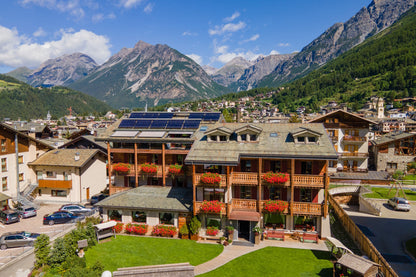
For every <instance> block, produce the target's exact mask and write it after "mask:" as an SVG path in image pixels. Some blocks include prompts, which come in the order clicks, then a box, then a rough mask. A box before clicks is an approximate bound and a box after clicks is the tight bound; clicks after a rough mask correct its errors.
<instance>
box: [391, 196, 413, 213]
mask: <svg viewBox="0 0 416 277" xmlns="http://www.w3.org/2000/svg"><path fill="white" fill-rule="evenodd" d="M387 204H389V205H390V206H391V207H392V208H393V209H395V210H402V211H407V212H408V211H410V204H409V201H407V200H406V199H404V198H401V197H393V198H390V199H389V200H388V201H387Z"/></svg>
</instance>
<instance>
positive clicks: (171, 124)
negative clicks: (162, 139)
mask: <svg viewBox="0 0 416 277" xmlns="http://www.w3.org/2000/svg"><path fill="white" fill-rule="evenodd" d="M183 122H184V120H179V119H172V120H169V121H168V124H167V125H166V128H167V129H182V125H183Z"/></svg>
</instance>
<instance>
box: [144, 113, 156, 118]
mask: <svg viewBox="0 0 416 277" xmlns="http://www.w3.org/2000/svg"><path fill="white" fill-rule="evenodd" d="M158 116H159V113H144V114H143V118H158Z"/></svg>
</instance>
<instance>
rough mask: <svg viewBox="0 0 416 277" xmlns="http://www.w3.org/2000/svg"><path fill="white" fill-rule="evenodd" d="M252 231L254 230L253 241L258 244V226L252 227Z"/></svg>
mask: <svg viewBox="0 0 416 277" xmlns="http://www.w3.org/2000/svg"><path fill="white" fill-rule="evenodd" d="M253 232H254V243H255V244H259V243H260V233H261V228H260V226H256V227H254V228H253Z"/></svg>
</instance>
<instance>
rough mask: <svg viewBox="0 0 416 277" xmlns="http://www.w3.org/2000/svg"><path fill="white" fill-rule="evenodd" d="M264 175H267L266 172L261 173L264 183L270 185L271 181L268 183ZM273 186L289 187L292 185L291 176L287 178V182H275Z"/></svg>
mask: <svg viewBox="0 0 416 277" xmlns="http://www.w3.org/2000/svg"><path fill="white" fill-rule="evenodd" d="M264 175H266V173H262V174H261V175H260V178H261V180H262V182H263V185H270V184H269V183H267V182H265V181H264V180H263V176H264ZM273 186H283V187H289V186H290V178H289V179H288V180H287V182H285V183H280V184H273Z"/></svg>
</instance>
